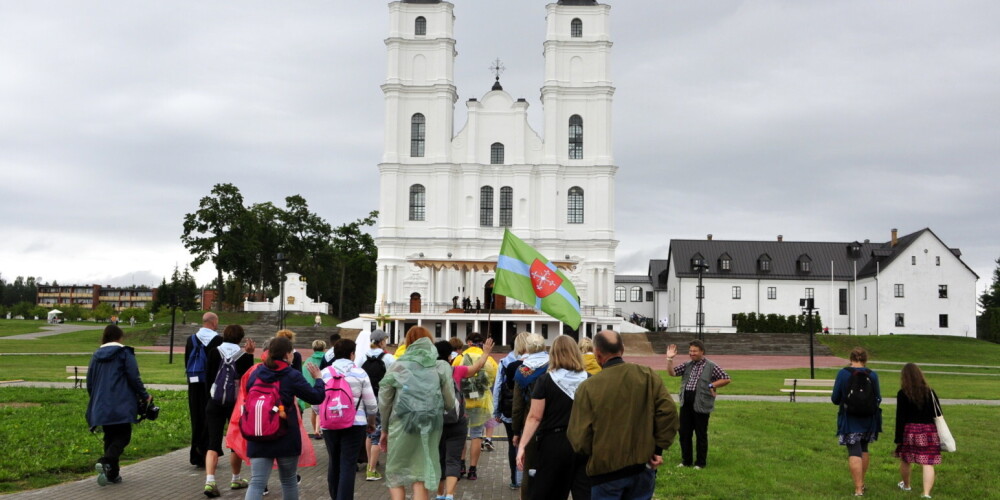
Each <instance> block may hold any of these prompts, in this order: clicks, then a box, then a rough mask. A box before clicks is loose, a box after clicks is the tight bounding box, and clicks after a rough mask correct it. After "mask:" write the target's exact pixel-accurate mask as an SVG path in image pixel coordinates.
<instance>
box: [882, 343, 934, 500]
mask: <svg viewBox="0 0 1000 500" xmlns="http://www.w3.org/2000/svg"><path fill="white" fill-rule="evenodd" d="M899 386H900V389H899V392H897V393H896V440H895V442H896V450H895V451H894V452H893V455H895V456H896V457H899V475H900V477H901V478H902V481H900V482H899V485H898V486H899V489H901V490H903V491H910V472H911V469H912V466H913V464H920V465H921V468H922V469H923V489H924V492H923V495H922V496H921V498H930V497H931V488H933V487H934V466H935V465H937V464H939V463H941V441H940V439H939V436H938V432H937V426H935V425H934V418H935V417H937V415H938V412H937V410H938V408H940V407H941V402H940V401H939V400H938V397H937V393H935V392H934V389H931V387H930V385H928V384H927V379H925V378H924V373H923V372H922V371H920V368H919V367H918V366H917V365H915V364H913V363H907V364H906V365H904V366H903V370H902V374H901V380H900V384H899Z"/></svg>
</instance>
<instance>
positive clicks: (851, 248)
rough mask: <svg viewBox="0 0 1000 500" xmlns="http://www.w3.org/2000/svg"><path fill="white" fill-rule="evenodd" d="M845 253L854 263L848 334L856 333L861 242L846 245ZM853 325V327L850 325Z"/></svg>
mask: <svg viewBox="0 0 1000 500" xmlns="http://www.w3.org/2000/svg"><path fill="white" fill-rule="evenodd" d="M847 255H848V257H850V258H851V263H852V264H853V265H854V293H852V294H851V297H852V299H853V300H852V302H854V307H853V311H852V314H851V316H850V318H851V319H850V321H848V322H847V333H848V335H851V334H853V335H857V334H858V259H860V258H861V243H858V242H857V241H855V242H853V243H851V244H849V245H847ZM852 325H853V327H852Z"/></svg>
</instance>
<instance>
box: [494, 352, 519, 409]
mask: <svg viewBox="0 0 1000 500" xmlns="http://www.w3.org/2000/svg"><path fill="white" fill-rule="evenodd" d="M519 366H521V360H520V359H516V360H514V361H511V362H510V363H509V364H508V365H507V366H505V367H504V368H503V383H502V384H500V401H498V402H497V405H499V408H500V414H501V415H503V416H504V417H507V418H511V416H512V415H513V414H514V376H515V375H517V368H518V367H519Z"/></svg>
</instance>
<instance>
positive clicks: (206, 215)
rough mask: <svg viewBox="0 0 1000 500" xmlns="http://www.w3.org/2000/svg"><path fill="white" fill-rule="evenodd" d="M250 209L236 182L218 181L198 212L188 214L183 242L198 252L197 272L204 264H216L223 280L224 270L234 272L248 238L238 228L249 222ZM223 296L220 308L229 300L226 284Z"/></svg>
mask: <svg viewBox="0 0 1000 500" xmlns="http://www.w3.org/2000/svg"><path fill="white" fill-rule="evenodd" d="M246 212H247V209H246V207H244V206H243V195H242V194H240V190H239V189H238V188H237V187H236V186H234V185H232V184H216V185H215V186H214V187H213V188H212V191H211V195H210V196H206V197H204V198H202V199H201V201H200V202H199V204H198V211H196V212H194V213H189V214H186V215H185V216H184V233H183V234H182V235H181V241H182V242H183V243H184V247H185V248H187V249H188V251H189V252H191V254H192V255H194V260H192V261H191V267H192V268H193V269H194V270H195V271H197V270H198V268H199V267H201V265H202V264H204V263H205V262H208V261H212V263H213V264H215V270H216V273H217V280H218V282H219V283H223V282H224V281H223V279H222V273H223V272H224V271H232V270H233V268H234V267H237V266H236V265H235V261H236V260H237V259H236V258H235V257H236V255H238V254H239V253H240V245H241V244H242V243H244V242H245V238H244V236H243V235H242V234H240V232H239V231H234V229H238V228H239V227H240V224H241V223H244V222H245V221H246V218H247V215H246ZM217 291H218V293H219V298H218V300H217V301H216V309H221V308H222V303H223V302H224V301H225V295H224V294H225V292H224V288H223V287H219V288H218V290H217Z"/></svg>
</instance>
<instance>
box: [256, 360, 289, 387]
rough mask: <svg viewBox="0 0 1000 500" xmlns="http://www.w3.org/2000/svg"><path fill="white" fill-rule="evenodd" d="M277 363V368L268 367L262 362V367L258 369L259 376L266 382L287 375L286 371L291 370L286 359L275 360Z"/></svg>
mask: <svg viewBox="0 0 1000 500" xmlns="http://www.w3.org/2000/svg"><path fill="white" fill-rule="evenodd" d="M275 363H277V365H278V368H277V369H273V370H272V369H271V368H268V367H267V365H265V364H263V363H261V365H260V368H258V369H257V372H256V373H257V378H259V379H261V380H263V381H264V382H274V381H275V380H278V379H280V378H281V377H284V376H285V373H286V372H287V371H288V370H289V365H288V363H286V362H284V361H280V360H279V361H275Z"/></svg>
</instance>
